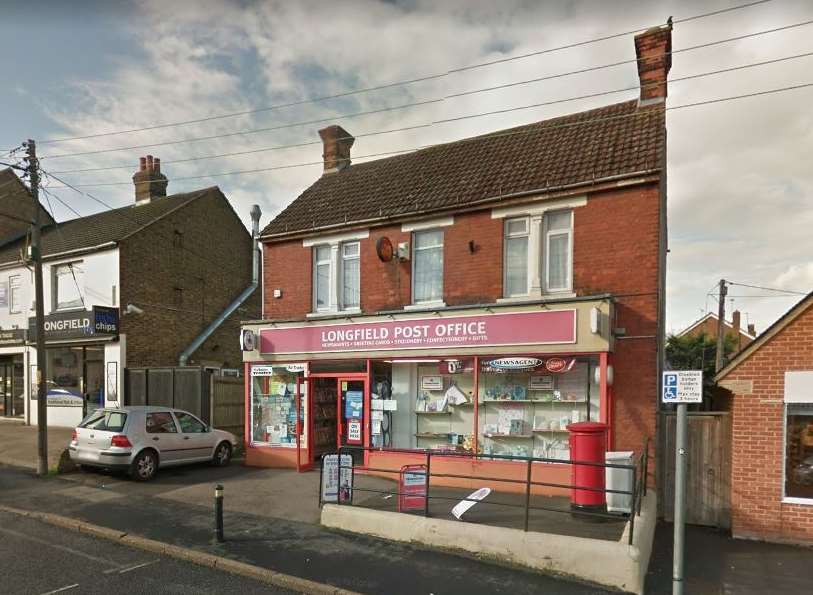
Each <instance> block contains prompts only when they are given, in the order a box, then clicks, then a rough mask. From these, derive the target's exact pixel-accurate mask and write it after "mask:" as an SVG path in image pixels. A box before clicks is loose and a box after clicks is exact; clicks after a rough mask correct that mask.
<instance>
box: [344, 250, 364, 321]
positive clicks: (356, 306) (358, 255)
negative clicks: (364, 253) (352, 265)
mask: <svg viewBox="0 0 813 595" xmlns="http://www.w3.org/2000/svg"><path fill="white" fill-rule="evenodd" d="M349 246H355V247H356V253H355V255H351V256H347V254H346V253H345V252H346V250H347V248H348V247H349ZM340 250H341V254H340V256H341V267H340V269H341V270H340V271H339V287H340V288H341V291H339V309H340V310H353V309H359V308H360V307H361V242H343V243H342V244H341V245H340ZM353 260H355V261H357V262H358V268H359V269H358V270H359V274H358V279H357V281H358V287H357V288H356V291H357V293H358V296H359V303H358V304H353V305H351V306H348V305H347V304H345V303H344V286H345V278H344V274H345V267H346V265H347V263H348V262H350V261H353Z"/></svg>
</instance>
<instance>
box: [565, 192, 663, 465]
mask: <svg viewBox="0 0 813 595" xmlns="http://www.w3.org/2000/svg"><path fill="white" fill-rule="evenodd" d="M573 229H574V238H573V281H574V288H575V289H576V291H577V292H578V293H579V294H581V295H590V294H596V293H602V292H609V293H613V294H615V295H616V296H617V298H616V299H617V301H616V309H615V310H616V316H615V320H614V321H613V322H612V326H613V327H614V328H624V329H626V336H625V337H624V338H618V339H616V341H615V350H614V353H613V354H612V361H611V363H612V365H613V369H614V381H613V426H614V427H613V433H614V444H613V446H614V448H616V449H618V450H634V451H636V452H638V451H639V450H640V449H641V445H642V442H643V439H644V437H646V436H648V437H650V438H654V436H655V424H656V415H657V396H658V342H657V339H656V337H657V335H658V242H659V194H658V187H657V186H655V185H652V186H642V187H636V188H628V189H624V190H616V191H612V192H605V193H601V194H598V195H593V196H591V197H590V199H589V200H588V203H587V206H586V207H582V208H578V209H575V210H574V222H573Z"/></svg>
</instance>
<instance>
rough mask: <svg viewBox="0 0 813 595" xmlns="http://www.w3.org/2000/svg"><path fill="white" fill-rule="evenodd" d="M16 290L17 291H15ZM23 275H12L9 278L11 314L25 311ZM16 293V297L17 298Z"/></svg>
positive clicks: (9, 306) (9, 308)
mask: <svg viewBox="0 0 813 595" xmlns="http://www.w3.org/2000/svg"><path fill="white" fill-rule="evenodd" d="M15 290H16V291H15ZM22 290H23V277H22V275H11V276H10V277H9V278H8V312H9V314H22V312H23V306H22V301H23V296H22ZM15 294H16V296H17V297H16V299H15Z"/></svg>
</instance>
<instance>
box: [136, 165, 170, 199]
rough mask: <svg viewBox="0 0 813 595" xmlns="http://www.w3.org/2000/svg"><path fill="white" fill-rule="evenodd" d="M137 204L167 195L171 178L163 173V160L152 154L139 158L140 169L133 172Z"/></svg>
mask: <svg viewBox="0 0 813 595" xmlns="http://www.w3.org/2000/svg"><path fill="white" fill-rule="evenodd" d="M133 184H135V199H136V204H141V203H145V202H150V201H151V200H152V199H153V198H162V197H164V196H166V195H167V184H169V180H167V177H166V176H165V175H164V174H162V173H161V160H160V159H158V158H157V157H156V158H155V159H153V157H152V155H147V156H146V157H142V158H141V159H139V164H138V171H137V172H136V173H135V174H133Z"/></svg>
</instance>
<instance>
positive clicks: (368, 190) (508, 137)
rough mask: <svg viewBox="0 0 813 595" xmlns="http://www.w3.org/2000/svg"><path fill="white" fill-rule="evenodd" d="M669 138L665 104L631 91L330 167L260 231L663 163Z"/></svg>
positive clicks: (389, 213) (441, 205)
mask: <svg viewBox="0 0 813 595" xmlns="http://www.w3.org/2000/svg"><path fill="white" fill-rule="evenodd" d="M665 142H666V134H665V128H664V112H663V107H662V104H661V105H654V106H650V107H642V108H639V107H638V102H637V100H634V101H626V102H624V103H618V104H614V105H609V106H606V107H602V108H598V109H593V110H589V111H586V112H580V113H576V114H571V115H568V116H563V117H560V118H554V119H551V120H543V121H541V122H537V123H534V124H528V125H525V126H520V127H518V128H511V129H508V130H501V131H499V132H494V133H490V134H487V135H483V136H479V137H474V138H470V139H464V140H460V141H456V142H452V143H447V144H443V145H438V146H434V147H429V148H426V149H422V150H419V151H415V152H414V153H408V154H406V155H400V156H397V157H389V158H386V159H379V160H376V161H367V162H364V163H358V164H353V165H351V166H350V167H348V168H347V169H345V170H343V171H340V172H337V173H330V174H326V175H323V176H321V177H320V178H319V179H318V180H317V181H316V182H315V183H314V184H312V185H311V186H310V187H309V188H308V189H307V190H305V191H304V192H303V193H302V194H301V195H300V196H299V198H297V199H296V200H295V201H293V202H292V203H291V204H290V205H288V207H287V208H286V209H285V210H283V211H282V212H281V213H280V214H279V215H277V217H276V218H275V219H274V220H273V221H271V223H269V224H268V225H267V226H266V228H265V229H264V230H263V233H262V235H264V236H268V235H279V234H286V233H296V232H307V231H308V230H311V229H314V228H321V227H326V226H330V225H339V224H344V223H347V224H352V223H353V222H357V221H365V220H369V219H376V218H382V219H383V218H389V217H403V216H408V215H409V214H410V213H417V212H421V213H425V212H431V211H443V210H448V209H454V208H460V207H464V206H467V205H469V204H471V203H473V202H478V201H487V200H488V199H494V200H496V199H498V198H499V197H500V196H506V195H510V194H514V193H519V192H525V191H535V190H544V189H545V188H555V187H560V186H568V185H575V184H580V183H589V182H591V181H593V180H597V179H601V178H607V177H612V176H623V175H624V174H634V173H636V172H641V171H644V170H654V169H659V168H660V167H661V163H662V161H661V160H662V158H663V156H664V151H665Z"/></svg>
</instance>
